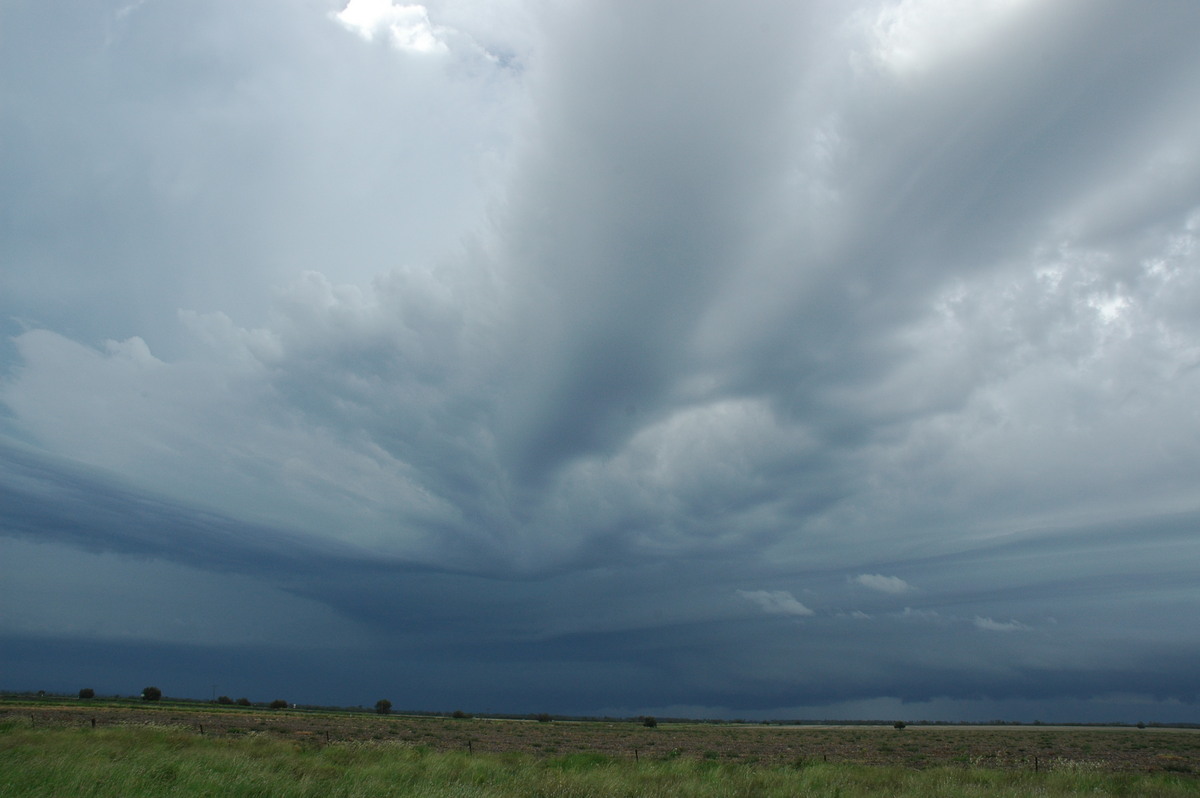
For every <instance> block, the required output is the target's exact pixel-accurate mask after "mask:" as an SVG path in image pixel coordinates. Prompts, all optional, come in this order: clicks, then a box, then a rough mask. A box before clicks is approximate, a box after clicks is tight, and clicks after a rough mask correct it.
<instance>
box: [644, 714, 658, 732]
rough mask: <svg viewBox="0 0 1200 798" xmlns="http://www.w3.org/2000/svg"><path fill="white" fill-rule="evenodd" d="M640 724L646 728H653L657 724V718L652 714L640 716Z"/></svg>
mask: <svg viewBox="0 0 1200 798" xmlns="http://www.w3.org/2000/svg"><path fill="white" fill-rule="evenodd" d="M642 725H643V726H645V727H646V728H647V729H653V728H654V727H655V726H657V725H658V720H657V719H656V718H655V717H654V716H653V715H647V716H646V717H644V718H642Z"/></svg>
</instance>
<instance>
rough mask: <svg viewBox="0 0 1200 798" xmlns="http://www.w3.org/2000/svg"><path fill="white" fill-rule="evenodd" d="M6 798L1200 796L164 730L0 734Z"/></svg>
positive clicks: (1073, 776) (1148, 782) (987, 773)
mask: <svg viewBox="0 0 1200 798" xmlns="http://www.w3.org/2000/svg"><path fill="white" fill-rule="evenodd" d="M0 795H3V796H5V798H20V797H21V796H65V795H70V796H96V797H97V798H100V797H105V798H107V797H108V796H112V798H116V796H121V797H122V798H137V796H233V797H234V798H237V797H238V796H246V797H247V798H249V797H250V796H255V797H257V796H287V797H289V798H290V797H291V796H297V797H300V796H313V798H317V796H320V798H326V797H331V798H337V797H338V796H430V797H431V798H432V797H433V796H445V797H446V798H450V797H451V796H463V797H466V796H472V797H473V796H481V797H482V796H486V797H487V798H508V797H509V796H512V797H513V798H516V797H517V796H520V797H521V798H526V797H527V796H534V797H537V796H541V797H542V798H551V797H553V798H585V797H586V798H596V797H598V796H629V797H631V798H632V797H633V796H663V797H664V798H665V796H705V797H708V796H711V798H718V797H719V798H740V797H741V796H745V797H746V798H750V797H751V796H754V797H756V798H757V797H758V796H762V798H772V797H773V796H778V797H779V798H783V797H784V796H787V798H793V797H794V796H840V797H841V798H859V797H860V796H877V795H887V796H894V797H895V798H906V796H931V797H932V798H938V797H939V796H946V798H949V797H950V796H954V797H955V798H985V797H987V798H991V797H992V796H1014V797H1015V796H1030V795H1038V796H1050V797H1051V798H1053V797H1054V796H1075V795H1089V796H1143V795H1154V796H1160V797H1161V798H1174V797H1175V796H1200V780H1197V779H1196V778H1195V777H1191V776H1186V775H1175V774H1155V775H1141V774H1113V773H1104V772H1099V771H1089V770H1086V769H1081V770H1070V769H1064V770H1060V771H1055V772H1051V773H1040V774H1039V773H1031V772H1023V771H998V770H988V769H982V768H934V769H929V770H921V771H915V770H906V769H903V768H897V767H868V766H863V765H848V764H825V763H822V762H814V761H799V762H797V763H796V765H794V766H791V767H765V766H756V765H747V764H738V763H730V762H720V761H716V760H712V759H703V760H696V759H688V758H675V759H653V760H651V759H646V758H643V759H642V761H640V762H636V763H635V762H631V761H628V760H615V759H611V758H607V757H604V756H601V755H598V754H593V753H575V754H570V755H566V756H561V757H555V758H549V759H539V758H536V757H533V756H530V755H526V754H500V755H474V756H472V755H470V754H468V753H465V752H464V753H435V752H431V751H429V750H426V749H423V748H419V747H412V746H408V745H401V744H398V743H391V742H358V743H345V744H334V745H328V746H320V745H317V744H315V743H303V744H300V743H296V742H292V741H287V740H280V739H277V738H275V737H272V736H270V735H265V734H263V735H259V734H254V733H251V734H248V735H240V736H237V737H212V736H208V737H206V736H202V735H199V734H196V733H195V731H194V730H192V729H184V728H172V727H162V726H125V727H109V728H98V729H90V728H29V726H28V725H22V724H19V723H9V724H7V725H3V726H0Z"/></svg>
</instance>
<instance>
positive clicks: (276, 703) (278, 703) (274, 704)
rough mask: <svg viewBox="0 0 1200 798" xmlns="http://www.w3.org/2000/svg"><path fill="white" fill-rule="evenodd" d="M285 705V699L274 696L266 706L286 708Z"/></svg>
mask: <svg viewBox="0 0 1200 798" xmlns="http://www.w3.org/2000/svg"><path fill="white" fill-rule="evenodd" d="M287 705H288V703H287V702H286V701H284V700H283V699H282V698H276V699H275V700H274V701H272V702H271V703H270V704H267V706H268V707H270V708H271V709H287Z"/></svg>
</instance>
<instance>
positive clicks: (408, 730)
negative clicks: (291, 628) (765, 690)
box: [0, 701, 1200, 775]
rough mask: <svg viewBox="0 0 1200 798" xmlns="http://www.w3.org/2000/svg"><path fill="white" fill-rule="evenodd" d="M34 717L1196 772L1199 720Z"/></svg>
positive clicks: (30, 714)
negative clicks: (1140, 725)
mask: <svg viewBox="0 0 1200 798" xmlns="http://www.w3.org/2000/svg"><path fill="white" fill-rule="evenodd" d="M3 722H17V723H29V724H31V725H34V726H40V725H54V726H77V727H82V728H91V727H93V726H95V727H103V726H115V725H138V724H150V725H169V726H178V727H182V728H186V729H189V730H191V731H194V732H195V733H196V734H205V735H217V736H228V737H234V736H240V735H270V736H274V737H279V738H285V739H290V740H294V741H296V742H297V743H298V744H303V745H331V744H339V743H342V744H344V743H372V744H384V743H387V744H398V745H406V746H421V747H424V748H428V749H430V750H436V751H451V750H455V751H471V752H474V753H484V752H489V753H506V752H522V753H527V754H532V755H534V756H541V757H553V756H566V755H570V754H579V753H595V754H602V755H605V756H609V757H614V758H620V759H638V760H641V759H665V758H674V757H688V758H692V759H709V760H716V761H722V762H742V763H760V764H763V765H790V766H803V765H805V764H808V763H813V762H852V763H858V764H868V765H892V766H901V767H911V768H928V767H938V766H951V767H954V766H962V767H988V768H1000V769H1028V770H1060V769H1074V770H1097V771H1104V772H1164V771H1165V772H1173V773H1179V774H1192V775H1200V730H1197V729H1166V728H1154V727H1151V728H1146V729H1137V728H1132V727H1090V726H1088V727H1075V726H1071V727H1056V726H1036V725H1035V726H985V727H963V726H936V725H930V726H925V725H922V726H909V727H907V728H905V729H903V730H897V729H894V728H892V727H891V726H777V725H765V724H733V723H729V724H704V723H660V724H659V725H658V726H657V727H656V728H647V727H644V726H642V725H641V724H639V723H634V722H629V721H612V722H608V721H561V720H559V721H552V722H537V721H533V720H500V719H488V718H446V717H431V716H410V715H400V714H392V715H376V714H372V713H354V712H334V711H308V710H291V709H286V710H268V709H263V708H261V707H251V708H240V707H216V706H208V705H203V704H198V705H195V706H190V705H173V704H162V705H128V706H120V705H110V704H104V703H100V702H96V703H90V702H86V701H80V702H79V703H78V704H75V703H74V702H56V703H54V704H49V703H45V704H43V703H40V702H30V703H27V704H22V705H14V704H10V703H9V702H5V703H4V704H0V723H3Z"/></svg>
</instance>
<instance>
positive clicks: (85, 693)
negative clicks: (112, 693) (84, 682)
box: [79, 687, 96, 698]
mask: <svg viewBox="0 0 1200 798" xmlns="http://www.w3.org/2000/svg"><path fill="white" fill-rule="evenodd" d="M79 697H80V698H95V697H96V691H95V690H93V689H92V688H90V687H85V688H83V689H82V690H80V691H79Z"/></svg>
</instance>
